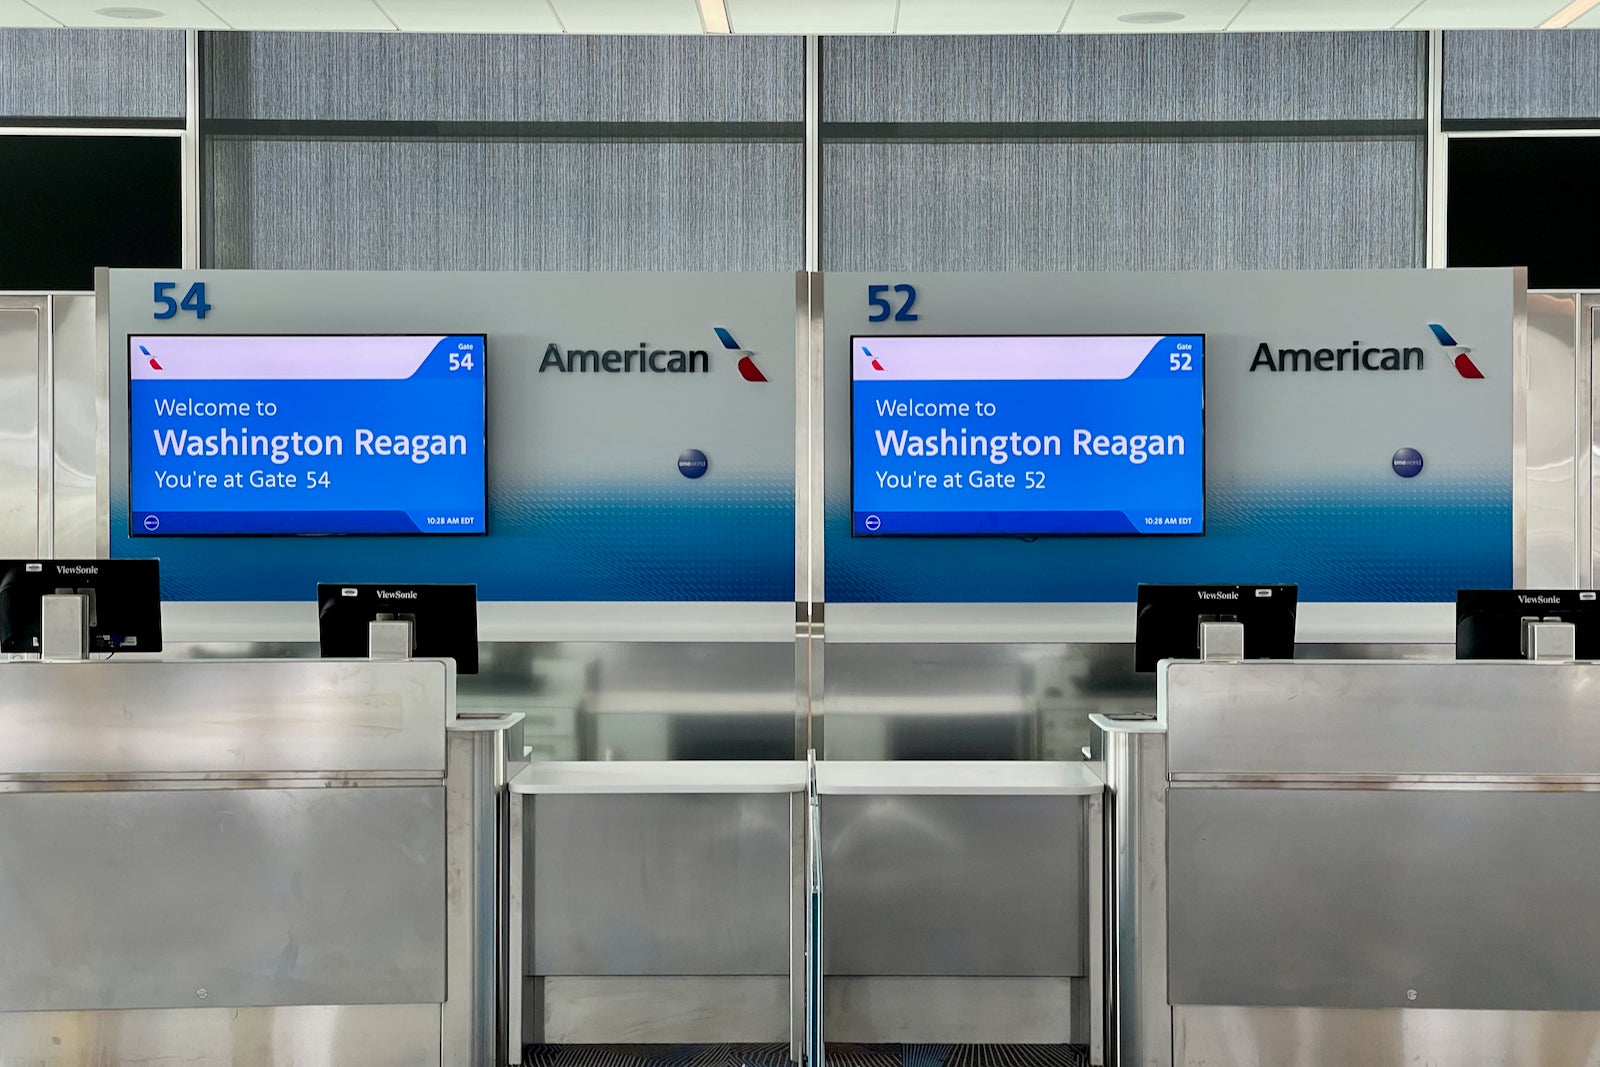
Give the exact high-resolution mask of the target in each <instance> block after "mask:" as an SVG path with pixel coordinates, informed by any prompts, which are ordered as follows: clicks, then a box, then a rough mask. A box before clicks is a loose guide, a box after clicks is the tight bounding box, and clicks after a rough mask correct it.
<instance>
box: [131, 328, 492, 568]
mask: <svg viewBox="0 0 1600 1067" xmlns="http://www.w3.org/2000/svg"><path fill="white" fill-rule="evenodd" d="M484 340H485V339H484V335H482V334H453V335H444V334H419V335H403V336H338V335H322V336H290V335H279V336H234V335H209V336H200V335H178V336H174V335H164V336H161V335H150V336H141V335H133V336H130V337H129V338H128V432H129V442H128V460H129V472H128V486H129V490H130V494H131V500H132V506H131V507H130V508H129V514H128V534H129V536H131V537H173V536H189V535H216V534H481V533H484V532H485V522H486V515H485V500H484V497H485V463H484V444H485V440H484V391H483V382H484V376H483V371H484V366H483V364H484Z"/></svg>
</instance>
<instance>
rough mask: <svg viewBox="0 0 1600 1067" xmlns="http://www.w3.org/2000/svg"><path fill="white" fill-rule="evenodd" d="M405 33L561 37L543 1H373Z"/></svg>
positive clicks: (550, 12) (548, 8) (553, 17)
mask: <svg viewBox="0 0 1600 1067" xmlns="http://www.w3.org/2000/svg"><path fill="white" fill-rule="evenodd" d="M374 3H376V4H377V5H378V7H379V8H381V9H382V10H383V12H384V14H386V15H388V16H389V18H390V19H391V20H393V22H394V24H395V25H396V26H399V27H400V28H401V29H402V30H405V31H406V32H407V33H560V32H561V23H560V22H558V21H557V20H556V13H555V12H554V11H553V10H551V8H550V5H549V4H548V3H546V2H545V0H452V2H451V3H440V2H439V0H374Z"/></svg>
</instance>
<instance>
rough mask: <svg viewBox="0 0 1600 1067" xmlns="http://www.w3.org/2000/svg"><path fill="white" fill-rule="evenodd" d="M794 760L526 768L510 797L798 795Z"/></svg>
mask: <svg viewBox="0 0 1600 1067" xmlns="http://www.w3.org/2000/svg"><path fill="white" fill-rule="evenodd" d="M805 787H806V765H805V763H804V762H802V761H800V760H617V761H604V760H579V761H571V762H565V761H564V762H550V763H530V764H528V766H527V767H525V768H523V770H522V772H521V773H519V774H518V775H517V776H516V777H515V778H513V779H511V791H512V792H513V793H569V794H570V793H798V792H801V791H803V790H804V789H805Z"/></svg>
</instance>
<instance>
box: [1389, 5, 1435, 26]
mask: <svg viewBox="0 0 1600 1067" xmlns="http://www.w3.org/2000/svg"><path fill="white" fill-rule="evenodd" d="M1427 2H1428V0H1417V2H1416V3H1414V4H1412V5H1411V7H1410V8H1408V9H1407V10H1406V13H1405V14H1404V15H1401V16H1400V17H1399V18H1397V19H1395V20H1394V21H1393V22H1392V23H1390V24H1389V28H1390V29H1391V30H1392V29H1395V28H1396V27H1398V26H1399V25H1400V24H1401V23H1402V22H1404V21H1405V20H1406V19H1408V18H1410V17H1411V16H1412V15H1415V14H1416V13H1417V8H1419V7H1421V6H1422V5H1423V4H1426V3H1427ZM1421 32H1422V33H1426V32H1428V31H1427V30H1422V31H1421Z"/></svg>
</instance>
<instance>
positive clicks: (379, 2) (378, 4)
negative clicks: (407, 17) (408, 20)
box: [370, 0, 404, 33]
mask: <svg viewBox="0 0 1600 1067" xmlns="http://www.w3.org/2000/svg"><path fill="white" fill-rule="evenodd" d="M370 2H371V4H372V6H373V7H375V8H377V9H378V14H380V15H382V16H383V21H385V22H387V23H388V24H389V25H391V26H393V27H394V32H396V33H403V32H404V31H403V30H401V29H400V24H399V23H398V22H396V21H395V20H394V16H393V15H391V14H389V9H388V8H386V7H384V6H383V0H370Z"/></svg>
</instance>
